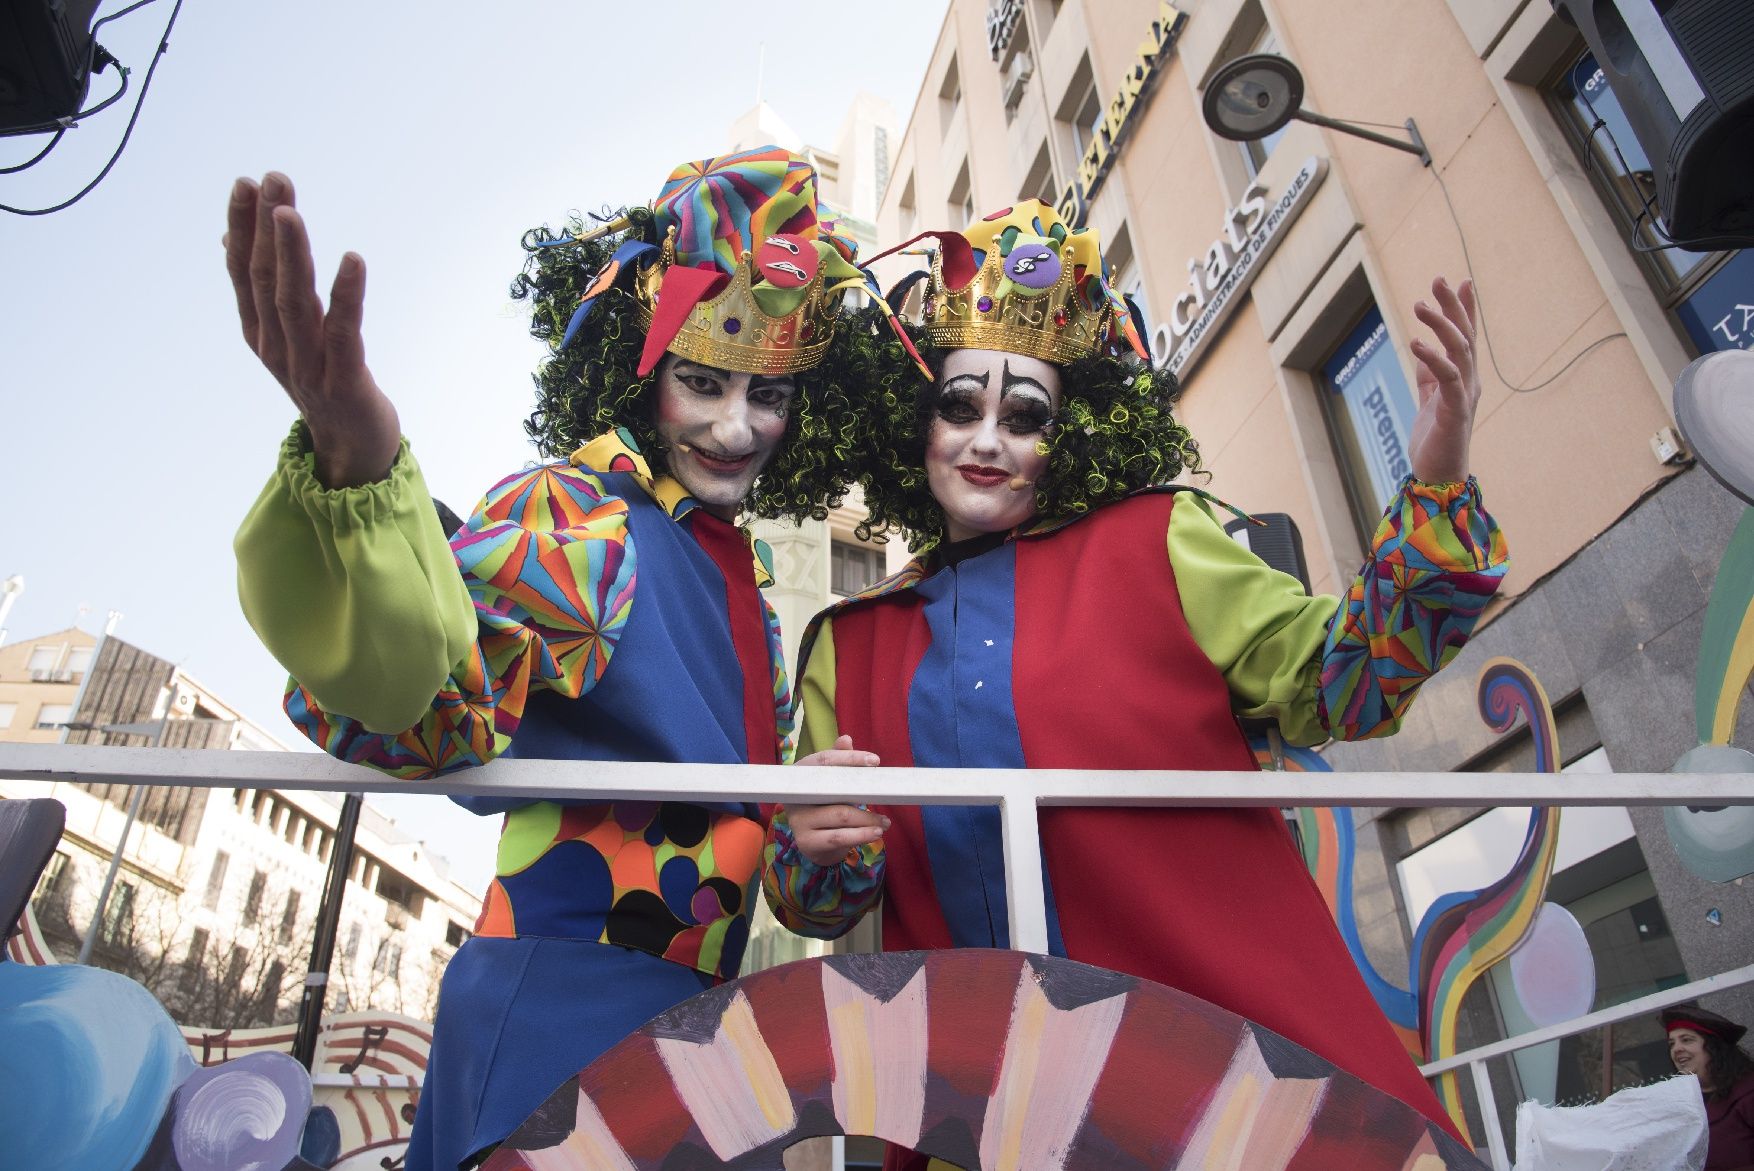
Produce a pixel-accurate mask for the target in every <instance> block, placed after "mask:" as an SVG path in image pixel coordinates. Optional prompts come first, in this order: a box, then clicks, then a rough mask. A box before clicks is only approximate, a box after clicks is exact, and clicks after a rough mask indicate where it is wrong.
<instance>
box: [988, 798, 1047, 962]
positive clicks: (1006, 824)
mask: <svg viewBox="0 0 1754 1171" xmlns="http://www.w3.org/2000/svg"><path fill="white" fill-rule="evenodd" d="M999 818H1000V824H1001V826H1002V829H1003V832H1004V842H1005V902H1006V904H1007V906H1008V909H1009V912H1010V917H1011V925H1010V926H1011V947H1012V949H1013V950H1015V951H1027V952H1034V953H1035V954H1037V955H1046V954H1047V951H1048V908H1047V888H1046V886H1045V884H1044V883H1043V881H1042V870H1041V829H1040V823H1039V821H1038V819H1037V817H1036V809H1035V795H1034V794H1033V793H1031V792H1030V791H1029V790H1028V789H1027V788H1026V787H1025V785H1024V784H1018V783H1016V780H1015V778H1012V779H1011V780H1010V782H1009V783H1008V784H1007V785H1006V791H1005V794H1004V796H1003V797H1001V798H1000V801H999Z"/></svg>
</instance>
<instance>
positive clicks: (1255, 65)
mask: <svg viewBox="0 0 1754 1171" xmlns="http://www.w3.org/2000/svg"><path fill="white" fill-rule="evenodd" d="M1302 105H1303V74H1301V73H1299V72H1298V71H1297V66H1295V65H1293V64H1292V63H1291V62H1289V61H1287V60H1286V59H1285V58H1283V57H1280V56H1278V55H1276V54H1273V53H1252V54H1250V55H1249V56H1247V57H1238V58H1236V59H1235V60H1234V61H1227V62H1225V63H1224V64H1223V65H1221V66H1219V68H1218V72H1217V73H1215V74H1213V75H1212V80H1211V82H1210V83H1208V84H1207V86H1206V93H1205V96H1204V97H1202V98H1201V100H1200V112H1201V114H1202V115H1203V116H1204V117H1205V119H1206V125H1207V126H1209V127H1211V128H1212V133H1214V134H1216V135H1218V137H1220V138H1228V139H1230V140H1231V141H1232V142H1253V141H1255V140H1256V139H1260V138H1265V137H1267V136H1268V135H1269V134H1272V133H1274V132H1275V131H1277V130H1279V129H1280V128H1281V127H1283V126H1284V125H1285V124H1286V123H1287V122H1290V121H1291V120H1292V119H1293V118H1295V119H1297V120H1298V121H1299V122H1308V123H1310V124H1312V125H1315V126H1325V127H1327V128H1328V129H1329V130H1338V131H1340V132H1341V133H1342V134H1350V135H1353V136H1354V137H1357V138H1363V139H1366V140H1368V141H1370V142H1376V143H1381V144H1382V145H1383V146H1392V147H1394V148H1395V149H1396V150H1404V151H1406V152H1407V153H1408V154H1414V155H1418V156H1419V161H1420V162H1421V163H1423V164H1424V165H1425V166H1427V167H1429V166H1430V165H1431V152H1429V151H1427V150H1426V149H1425V140H1424V139H1423V138H1421V137H1419V128H1418V126H1416V125H1414V123H1413V119H1411V118H1409V119H1407V121H1406V127H1407V134H1408V136H1409V138H1410V139H1411V141H1409V142H1403V141H1401V140H1400V139H1398V138H1390V137H1389V136H1388V135H1386V134H1377V133H1375V132H1374V131H1370V130H1366V129H1364V128H1363V127H1361V126H1354V125H1352V124H1351V123H1350V122H1342V121H1340V120H1339V119H1338V118H1325V117H1323V116H1322V115H1320V114H1312V113H1310V112H1309V111H1308V110H1305V109H1303V108H1302Z"/></svg>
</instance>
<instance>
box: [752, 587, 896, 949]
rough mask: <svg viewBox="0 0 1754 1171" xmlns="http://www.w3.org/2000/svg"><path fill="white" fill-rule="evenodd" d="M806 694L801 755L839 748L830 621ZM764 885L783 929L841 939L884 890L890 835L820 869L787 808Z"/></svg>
mask: <svg viewBox="0 0 1754 1171" xmlns="http://www.w3.org/2000/svg"><path fill="white" fill-rule="evenodd" d="M806 655H807V657H806V659H805V663H804V667H803V672H802V674H801V675H800V676H799V682H798V695H799V702H800V704H801V705H802V709H803V727H802V730H801V732H800V735H799V742H798V752H799V755H800V756H808V755H809V754H810V753H812V752H817V751H820V750H822V749H824V748H831V747H833V746H834V741H835V738H836V737H837V736H838V735H839V734H840V731H839V725H838V722H837V721H836V719H835V711H834V679H835V662H834V622H833V619H831V618H826V617H825V618H822V619H821V620H820V626H819V627H818V629H817V630H816V632H815V638H814V640H813V641H811V642H810V643H809V645H808V647H807V650H806ZM765 861H766V863H767V864H766V866H765V867H763V869H762V877H761V888H762V892H763V893H764V894H765V895H766V896H767V905H768V909H769V910H771V911H772V912H773V917H774V918H775V919H777V920H778V921H779V923H780V925H781V926H783V927H785V928H786V929H787V930H789V931H793V932H795V933H797V934H799V935H807V936H810V937H811V938H813V939H838V938H839V937H840V936H842V935H845V934H846V933H847V932H849V931H851V930H852V929H853V927H854V926H856V925H857V924H858V922H859V920H860V919H861V918H863V917H864V915H865V913H866V912H867V911H869V910H870V909H871V908H872V907H874V906H876V905H877V901H878V899H879V898H880V897H881V896H882V894H883V869H884V853H883V842H882V839H878V840H877V841H875V842H871V843H868V844H867V845H864V846H859V847H857V848H854V849H851V850H848V851H847V856H846V858H845V859H844V860H843V861H841V862H839V863H837V864H835V865H833V866H818V865H816V863H814V862H812V861H810V859H808V858H806V857H804V855H803V854H802V853H801V852H799V850H798V844H797V841H796V839H795V838H793V836H792V827H791V821H790V819H789V818H788V817H787V816H786V810H785V808H784V807H783V806H782V807H781V808H779V809H777V810H775V811H774V815H773V819H772V820H771V821H770V822H769V824H768V831H767V847H766V858H765Z"/></svg>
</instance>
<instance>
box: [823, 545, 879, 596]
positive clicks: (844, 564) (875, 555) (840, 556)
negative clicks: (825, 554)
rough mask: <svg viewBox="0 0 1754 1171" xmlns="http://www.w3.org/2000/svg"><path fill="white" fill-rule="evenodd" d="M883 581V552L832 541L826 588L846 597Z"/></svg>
mask: <svg viewBox="0 0 1754 1171" xmlns="http://www.w3.org/2000/svg"><path fill="white" fill-rule="evenodd" d="M882 579H883V550H881V549H878V548H874V547H872V546H870V545H855V544H853V543H852V542H850V541H833V542H830V547H829V586H828V588H829V589H830V590H832V591H834V592H835V593H836V594H839V595H840V596H841V597H843V598H844V597H846V596H847V595H849V594H856V593H858V592H859V591H860V590H862V589H864V588H865V587H866V586H871V585H875V584H877V582H879V581H881V580H882Z"/></svg>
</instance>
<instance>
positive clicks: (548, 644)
mask: <svg viewBox="0 0 1754 1171" xmlns="http://www.w3.org/2000/svg"><path fill="white" fill-rule="evenodd" d="M451 547H452V549H453V551H454V552H455V554H456V557H457V566H458V568H459V569H460V570H461V571H462V572H463V576H464V580H465V581H466V582H467V583H468V586H469V595H470V597H471V598H472V599H473V600H474V603H475V611H476V616H477V619H478V621H479V623H480V628H481V634H480V638H479V639H478V641H477V642H476V644H475V647H474V648H473V649H472V651H471V653H470V654H469V656H468V658H467V659H465V660H464V661H463V662H462V663H460V664H458V666H457V667H456V669H455V670H454V671H453V672H452V674H451V677H450V678H449V679H447V680H446V681H445V683H444V685H443V686H442V687H440V689H439V691H438V694H437V696H436V697H435V698H434V700H433V704H432V708H431V710H429V711H428V712H427V714H426V716H425V717H424V718H423V719H422V720H421V722H420V723H419V724H417V725H416V726H414V727H412V728H409V729H408V730H406V731H404V732H400V733H396V734H386V733H378V732H371V731H368V730H367V729H366V728H365V727H364V725H362V724H360V723H358V722H357V721H355V720H352V719H350V718H348V717H346V716H339V715H330V714H328V713H326V712H324V711H323V710H322V709H321V708H320V707H319V706H318V705H317V704H316V702H315V700H314V699H313V698H312V696H311V695H310V694H309V692H307V691H306V690H305V689H304V688H303V687H300V686H298V685H297V682H296V681H293V682H292V685H291V687H290V689H289V690H288V692H287V696H286V714H287V715H288V716H289V717H291V719H292V722H293V723H294V724H296V725H297V726H298V728H299V730H300V731H301V732H303V733H304V734H305V735H306V736H307V737H309V738H310V740H311V741H312V742H313V743H315V744H316V745H318V746H319V747H321V748H322V749H323V750H324V751H325V752H328V753H329V754H330V755H332V756H334V757H336V758H338V759H340V760H345V761H348V762H350V763H353V764H364V765H369V766H371V767H372V768H375V769H378V770H379V771H380V772H386V773H389V774H391V775H392V776H397V777H401V778H403V779H404V780H418V779H420V778H422V777H430V776H435V775H437V774H439V773H445V772H451V771H453V770H455V769H459V768H468V767H470V766H473V765H479V764H485V763H486V762H487V761H489V760H492V759H493V758H494V757H496V756H498V755H500V754H501V753H502V752H504V751H505V749H506V747H507V746H508V745H509V744H510V743H511V740H512V736H513V734H514V733H515V732H516V731H517V729H518V725H519V723H521V722H522V720H523V715H524V706H525V703H526V702H527V700H528V698H529V696H530V693H531V692H532V691H533V690H536V689H545V690H553V691H555V692H557V693H559V694H561V695H564V696H566V697H568V698H572V699H576V698H578V697H579V696H581V695H583V694H585V693H586V692H587V691H589V690H590V689H591V688H592V687H594V686H595V685H596V683H597V680H598V679H600V678H602V676H603V672H604V671H605V670H606V669H608V666H609V659H610V657H611V656H612V655H613V654H614V652H615V646H616V643H617V642H618V641H619V640H620V636H621V631H622V627H623V626H624V624H625V623H626V621H627V613H628V607H629V605H630V604H631V601H632V595H633V588H634V579H635V570H636V562H637V559H636V556H635V554H634V551H633V548H632V546H631V545H629V544H628V542H627V504H626V502H625V501H623V500H620V499H618V498H617V497H615V496H614V495H613V494H612V493H610V492H608V491H606V490H605V489H604V487H603V484H602V482H601V480H599V479H598V478H597V477H595V476H592V475H591V474H590V473H587V472H583V471H579V470H577V469H575V468H571V467H565V466H561V465H548V466H545V467H540V468H537V469H535V470H533V471H528V472H519V473H517V474H515V475H512V476H509V477H507V478H506V479H504V480H502V481H500V482H499V483H498V484H496V485H494V487H493V488H491V489H489V490H488V493H487V495H486V497H485V498H484V499H483V500H482V502H481V504H480V505H479V507H478V508H477V509H476V512H475V516H474V517H473V518H472V519H471V522H470V524H468V525H466V526H465V527H464V528H463V529H461V530H460V531H459V532H458V533H457V535H456V536H455V537H454V538H453V539H452V542H451Z"/></svg>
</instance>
